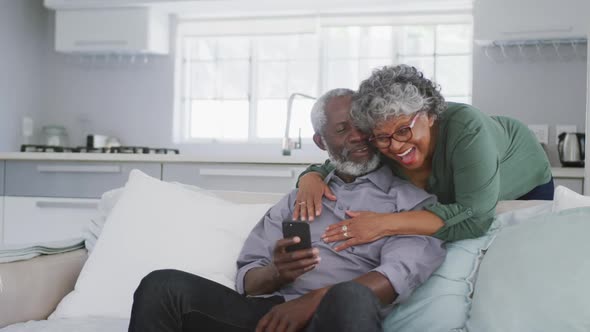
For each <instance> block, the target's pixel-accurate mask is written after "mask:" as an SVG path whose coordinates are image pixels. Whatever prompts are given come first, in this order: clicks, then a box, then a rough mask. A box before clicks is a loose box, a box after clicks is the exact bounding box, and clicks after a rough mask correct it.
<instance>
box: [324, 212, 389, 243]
mask: <svg viewBox="0 0 590 332" xmlns="http://www.w3.org/2000/svg"><path fill="white" fill-rule="evenodd" d="M346 214H347V215H348V216H350V217H351V219H346V220H343V221H341V222H338V223H335V224H332V225H330V226H328V228H326V232H325V233H324V234H323V235H322V240H324V242H326V243H330V242H337V241H344V242H343V243H342V244H340V245H339V246H337V247H336V248H334V250H336V251H341V250H344V249H346V248H349V247H352V246H356V245H359V244H365V243H369V242H373V241H377V240H379V239H380V238H382V237H384V236H388V235H391V234H387V233H386V224H387V220H386V219H385V218H386V217H387V216H391V214H390V213H387V214H385V213H375V212H369V211H346Z"/></svg>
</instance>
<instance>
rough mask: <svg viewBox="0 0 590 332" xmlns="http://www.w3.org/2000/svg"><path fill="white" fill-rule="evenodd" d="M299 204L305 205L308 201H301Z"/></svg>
mask: <svg viewBox="0 0 590 332" xmlns="http://www.w3.org/2000/svg"><path fill="white" fill-rule="evenodd" d="M297 204H299V205H305V204H306V203H305V202H299V203H297Z"/></svg>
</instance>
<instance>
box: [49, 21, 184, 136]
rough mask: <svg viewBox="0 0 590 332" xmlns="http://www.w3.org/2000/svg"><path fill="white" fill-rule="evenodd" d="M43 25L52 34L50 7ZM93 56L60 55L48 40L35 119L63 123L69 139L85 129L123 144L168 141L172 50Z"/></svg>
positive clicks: (83, 132) (82, 132)
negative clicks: (160, 53) (144, 55)
mask: <svg viewBox="0 0 590 332" xmlns="http://www.w3.org/2000/svg"><path fill="white" fill-rule="evenodd" d="M48 15H49V17H50V19H49V22H48V24H47V26H46V28H47V31H49V33H50V34H51V35H53V30H54V13H53V12H51V13H49V14H48ZM131 61H132V59H131V58H130V57H124V58H122V61H121V62H119V59H118V58H114V57H110V58H108V59H105V58H104V57H98V58H92V57H89V56H81V55H65V54H60V53H56V52H54V51H53V44H51V45H49V46H48V50H47V55H46V57H45V58H44V61H43V65H44V66H45V67H46V68H47V77H48V80H47V82H46V84H45V85H44V90H43V94H42V100H43V104H44V107H45V108H46V109H47V112H44V113H43V114H42V116H41V118H40V122H41V123H44V124H54V123H55V124H61V125H64V126H65V127H66V128H67V130H68V133H69V136H70V145H72V146H77V145H85V142H86V141H85V136H86V135H87V134H90V133H95V134H107V135H114V136H117V137H119V138H120V139H121V141H122V143H123V144H125V145H149V146H162V147H168V146H171V145H172V143H171V142H172V114H173V96H172V94H173V83H174V81H173V79H174V75H173V74H174V55H173V52H172V53H171V54H170V55H168V56H149V57H148V62H147V63H144V58H140V57H138V58H136V59H135V62H134V63H131Z"/></svg>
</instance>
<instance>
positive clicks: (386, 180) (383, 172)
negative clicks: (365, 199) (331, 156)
mask: <svg viewBox="0 0 590 332" xmlns="http://www.w3.org/2000/svg"><path fill="white" fill-rule="evenodd" d="M392 178H393V173H391V169H389V167H388V166H387V165H382V166H381V167H379V168H377V169H376V170H374V171H372V172H371V173H368V174H365V175H362V176H359V177H357V178H356V179H355V180H354V181H353V182H351V183H359V182H364V181H366V180H368V181H371V182H372V183H373V184H374V185H375V186H377V187H378V188H379V189H381V191H383V192H388V191H389V188H390V187H391V183H392ZM330 181H337V182H339V183H341V184H344V183H346V182H344V181H343V180H342V179H340V178H339V177H338V175H336V170H333V171H331V172H330V173H329V174H328V175H327V176H326V178H325V179H324V182H325V183H330Z"/></svg>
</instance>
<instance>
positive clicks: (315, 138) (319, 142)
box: [313, 133, 326, 151]
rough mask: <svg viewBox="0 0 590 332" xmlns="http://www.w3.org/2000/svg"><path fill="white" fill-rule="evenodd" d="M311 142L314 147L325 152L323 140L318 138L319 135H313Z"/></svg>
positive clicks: (320, 137)
mask: <svg viewBox="0 0 590 332" xmlns="http://www.w3.org/2000/svg"><path fill="white" fill-rule="evenodd" d="M313 142H314V143H315V145H317V146H318V148H320V149H322V150H324V151H326V146H325V145H324V140H323V139H322V136H320V134H318V133H315V134H313Z"/></svg>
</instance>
